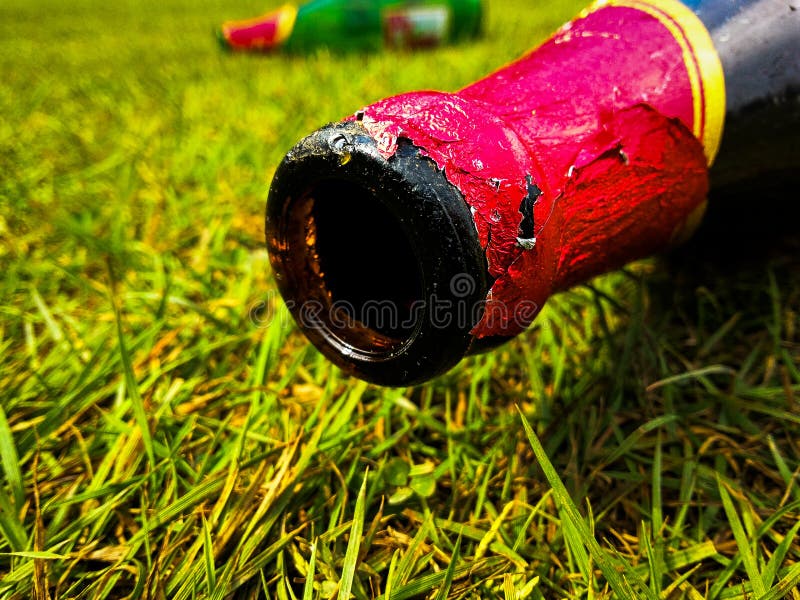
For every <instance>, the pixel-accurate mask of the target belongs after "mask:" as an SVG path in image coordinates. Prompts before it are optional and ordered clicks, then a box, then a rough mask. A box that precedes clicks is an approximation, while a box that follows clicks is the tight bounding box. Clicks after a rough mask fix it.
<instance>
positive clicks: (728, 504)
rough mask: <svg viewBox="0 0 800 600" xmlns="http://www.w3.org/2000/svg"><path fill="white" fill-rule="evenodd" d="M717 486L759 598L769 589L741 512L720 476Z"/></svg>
mask: <svg viewBox="0 0 800 600" xmlns="http://www.w3.org/2000/svg"><path fill="white" fill-rule="evenodd" d="M717 486H718V487H719V495H720V498H722V506H723V508H724V509H725V514H726V515H727V517H728V523H730V526H731V530H732V531H733V537H734V539H735V540H736V546H737V548H738V549H739V556H741V558H742V563H744V568H745V571H747V576H748V577H749V578H750V584H751V585H752V586H753V592H754V593H755V595H756V597H757V598H760V597H761V596H763V595H764V594H766V593H767V589H766V586H765V585H764V581H763V579H761V573H760V571H759V570H758V562H757V560H756V556H755V555H754V554H753V552H752V550H751V549H750V542H749V540H748V538H747V533H746V532H745V530H744V527H743V526H742V521H741V519H740V518H739V514H738V513H737V512H736V508H735V507H734V506H733V500H732V499H731V496H730V494H729V493H728V490H727V489H726V487H725V484H724V483H722V480H721V479H720V478H719V477H717Z"/></svg>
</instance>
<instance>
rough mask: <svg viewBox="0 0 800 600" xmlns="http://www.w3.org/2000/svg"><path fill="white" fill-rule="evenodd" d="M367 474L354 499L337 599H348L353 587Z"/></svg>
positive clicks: (363, 512) (362, 519)
mask: <svg viewBox="0 0 800 600" xmlns="http://www.w3.org/2000/svg"><path fill="white" fill-rule="evenodd" d="M368 474H369V471H366V472H365V473H364V481H362V482H361V490H359V492H358V499H357V500H356V508H355V511H354V513H353V524H352V526H351V527H350V539H349V540H348V541H347V550H346V551H345V554H344V564H343V565H342V577H341V578H340V579H339V594H338V596H337V598H338V600H348V599H349V598H350V590H351V589H352V588H353V579H354V578H355V575H356V565H357V564H358V550H359V548H360V547H361V534H362V532H363V530H364V515H365V512H366V507H365V504H366V497H367V475H368Z"/></svg>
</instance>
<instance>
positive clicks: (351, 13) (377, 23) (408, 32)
mask: <svg viewBox="0 0 800 600" xmlns="http://www.w3.org/2000/svg"><path fill="white" fill-rule="evenodd" d="M480 28H481V0H312V1H310V2H307V3H305V4H302V5H300V6H299V7H297V6H295V5H294V4H286V5H284V6H282V7H281V8H278V9H277V10H274V11H272V12H270V13H267V14H266V15H263V16H260V17H257V18H255V19H250V20H247V21H229V22H227V23H223V25H222V27H221V28H220V30H219V32H218V37H219V41H220V43H221V44H222V45H223V46H225V47H227V48H230V49H232V50H264V51H268V50H286V51H289V52H306V51H309V50H312V49H314V48H319V47H326V48H330V49H332V50H379V49H381V48H384V47H391V48H420V47H430V46H439V45H442V44H445V43H450V42H455V41H459V40H463V39H468V38H471V37H475V36H476V35H478V33H479V31H480Z"/></svg>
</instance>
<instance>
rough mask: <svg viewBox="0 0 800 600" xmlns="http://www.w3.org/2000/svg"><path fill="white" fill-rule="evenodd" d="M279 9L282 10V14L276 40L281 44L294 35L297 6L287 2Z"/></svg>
mask: <svg viewBox="0 0 800 600" xmlns="http://www.w3.org/2000/svg"><path fill="white" fill-rule="evenodd" d="M278 10H280V11H281V16H280V20H279V21H278V32H277V35H276V40H277V42H278V43H279V44H282V43H283V42H285V41H286V40H288V39H289V36H290V35H292V30H293V29H294V22H295V21H296V20H297V7H296V6H295V5H294V4H285V5H283V6H282V7H280V8H279V9H278Z"/></svg>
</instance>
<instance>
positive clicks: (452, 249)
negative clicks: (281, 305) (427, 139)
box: [266, 122, 491, 386]
mask: <svg viewBox="0 0 800 600" xmlns="http://www.w3.org/2000/svg"><path fill="white" fill-rule="evenodd" d="M266 235H267V246H268V249H269V253H270V262H271V265H272V269H273V273H274V276H275V279H276V281H277V284H278V288H279V290H280V292H281V295H282V296H283V298H284V300H285V301H286V304H287V306H288V308H289V310H290V312H291V313H292V316H293V317H294V319H295V321H296V322H297V324H298V325H299V327H300V329H301V330H302V331H303V332H304V333H305V334H306V336H307V337H308V338H309V340H310V341H311V342H312V343H313V344H314V345H315V346H316V347H317V349H318V350H320V351H321V352H322V353H323V354H324V355H325V356H326V357H327V358H329V359H330V360H331V361H332V362H334V363H335V364H337V365H338V366H339V367H341V368H342V369H343V370H345V371H346V372H348V373H350V374H352V375H356V376H358V377H360V378H362V379H365V380H367V381H370V382H373V383H377V384H381V385H389V386H401V385H412V384H415V383H419V382H422V381H425V380H428V379H430V378H431V377H434V376H436V375H438V374H441V373H443V372H445V371H447V370H448V369H450V368H451V367H452V366H453V365H455V364H456V363H457V362H458V361H459V360H460V359H461V358H463V357H464V356H465V354H467V352H468V350H469V347H470V344H471V343H472V335H471V334H470V331H471V330H472V328H473V327H474V326H475V324H476V323H477V322H478V320H479V319H480V317H481V315H482V313H483V303H484V301H485V298H486V295H487V292H488V290H489V287H490V283H491V282H490V280H489V275H488V272H487V267H486V257H485V255H484V252H483V249H482V248H481V245H480V242H479V239H478V234H477V231H476V229H475V224H474V222H473V219H472V214H471V212H470V209H469V207H468V205H467V204H466V202H465V201H464V199H463V197H462V195H461V193H460V192H459V191H458V189H457V188H456V187H455V186H453V185H452V184H450V183H449V182H448V181H447V179H446V177H445V175H444V173H443V172H442V171H440V170H439V168H438V167H437V166H436V164H435V163H434V162H433V161H432V160H431V159H430V158H427V157H425V156H423V155H421V154H420V152H419V149H418V148H416V147H415V146H413V145H412V144H411V143H410V142H408V141H406V140H400V143H399V145H398V149H397V151H396V152H395V154H394V155H393V156H392V157H391V158H389V159H386V158H384V157H383V156H381V154H380V153H379V152H378V149H377V145H376V142H375V140H374V139H373V138H372V137H371V136H369V135H368V134H367V132H366V130H365V129H364V127H363V126H362V125H361V124H360V123H358V122H344V123H338V124H333V125H328V126H326V127H323V128H322V129H320V130H318V131H316V132H314V133H312V134H311V135H309V136H308V137H306V138H304V139H303V140H301V141H300V142H299V143H298V144H297V145H296V146H295V147H294V148H293V149H292V150H291V151H290V152H289V153H288V154H287V155H286V157H285V158H284V159H283V161H282V162H281V164H280V165H279V167H278V169H277V171H276V173H275V177H274V179H273V181H272V185H271V187H270V191H269V198H268V201H267V210H266Z"/></svg>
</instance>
